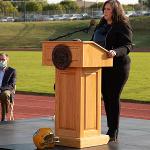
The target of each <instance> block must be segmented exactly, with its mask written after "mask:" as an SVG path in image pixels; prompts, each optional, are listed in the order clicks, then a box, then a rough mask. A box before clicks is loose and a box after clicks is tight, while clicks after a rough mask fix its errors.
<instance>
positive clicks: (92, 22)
mask: <svg viewBox="0 0 150 150" xmlns="http://www.w3.org/2000/svg"><path fill="white" fill-rule="evenodd" d="M95 25H96V21H95V19H92V20H91V21H90V25H89V27H88V28H87V33H88V32H89V31H90V30H91V28H92V27H93V26H95Z"/></svg>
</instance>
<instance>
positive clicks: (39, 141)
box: [33, 128, 59, 149]
mask: <svg viewBox="0 0 150 150" xmlns="http://www.w3.org/2000/svg"><path fill="white" fill-rule="evenodd" d="M33 142H34V144H35V146H36V147H37V148H38V149H45V148H52V147H54V146H55V142H59V140H58V138H55V137H54V133H53V131H52V130H51V129H50V128H40V129H38V130H37V131H36V132H35V133H34V135H33Z"/></svg>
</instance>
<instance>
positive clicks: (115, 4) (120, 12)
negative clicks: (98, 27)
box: [100, 0, 129, 24]
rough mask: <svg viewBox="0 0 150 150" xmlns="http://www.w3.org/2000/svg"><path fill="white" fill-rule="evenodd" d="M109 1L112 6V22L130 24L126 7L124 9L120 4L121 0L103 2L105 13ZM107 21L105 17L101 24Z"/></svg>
mask: <svg viewBox="0 0 150 150" xmlns="http://www.w3.org/2000/svg"><path fill="white" fill-rule="evenodd" d="M108 3H109V4H110V6H111V7H112V24H116V23H124V24H129V20H128V18H127V17H126V16H125V12H124V9H123V7H122V5H121V4H120V2H119V1H117V0H107V1H106V2H105V3H104V4H103V7H102V11H103V13H104V9H105V5H106V4H108ZM105 22H106V20H105V19H104V17H103V18H102V19H101V21H100V24H103V23H105Z"/></svg>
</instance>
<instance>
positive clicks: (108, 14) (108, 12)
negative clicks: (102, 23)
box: [104, 3, 113, 24]
mask: <svg viewBox="0 0 150 150" xmlns="http://www.w3.org/2000/svg"><path fill="white" fill-rule="evenodd" d="M112 11H113V10H112V7H111V5H110V4H109V3H107V4H106V5H105V6H104V18H105V20H106V21H107V23H110V24H111V23H112Z"/></svg>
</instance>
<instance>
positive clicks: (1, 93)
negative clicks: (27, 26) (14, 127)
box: [0, 53, 16, 121]
mask: <svg viewBox="0 0 150 150" xmlns="http://www.w3.org/2000/svg"><path fill="white" fill-rule="evenodd" d="M7 65H8V55H7V54H5V53H0V102H1V121H7V119H6V114H7V113H8V106H9V104H10V103H12V100H13V97H14V90H15V84H16V70H15V69H13V68H11V67H8V66H7Z"/></svg>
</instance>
